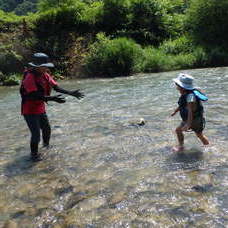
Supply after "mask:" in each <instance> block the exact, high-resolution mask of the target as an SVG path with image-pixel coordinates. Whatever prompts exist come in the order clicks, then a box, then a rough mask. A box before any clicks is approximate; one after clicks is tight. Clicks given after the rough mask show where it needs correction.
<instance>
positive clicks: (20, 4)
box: [0, 0, 38, 15]
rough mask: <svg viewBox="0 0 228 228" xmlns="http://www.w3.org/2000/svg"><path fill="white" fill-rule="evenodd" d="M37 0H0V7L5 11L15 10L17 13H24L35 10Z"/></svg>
mask: <svg viewBox="0 0 228 228" xmlns="http://www.w3.org/2000/svg"><path fill="white" fill-rule="evenodd" d="M37 2H38V0H0V9H2V10H4V11H5V12H13V11H14V12H15V13H16V14H17V15H26V14H27V13H29V12H35V11H36V4H37Z"/></svg>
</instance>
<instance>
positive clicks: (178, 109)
mask: <svg viewBox="0 0 228 228" xmlns="http://www.w3.org/2000/svg"><path fill="white" fill-rule="evenodd" d="M179 111H180V107H179V106H178V107H177V108H176V109H175V111H174V112H173V113H172V114H171V116H174V115H175V114H176V113H177V112H179Z"/></svg>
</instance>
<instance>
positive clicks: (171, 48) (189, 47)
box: [159, 36, 195, 55]
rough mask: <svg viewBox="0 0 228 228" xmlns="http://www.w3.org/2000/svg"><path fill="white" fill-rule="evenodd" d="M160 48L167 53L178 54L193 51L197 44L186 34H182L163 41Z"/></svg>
mask: <svg viewBox="0 0 228 228" xmlns="http://www.w3.org/2000/svg"><path fill="white" fill-rule="evenodd" d="M159 48H160V50H161V51H162V52H164V53H165V54H171V55H178V54H181V53H182V54H186V53H192V52H193V51H194V48H195V46H194V44H193V42H192V41H191V40H190V39H188V38H186V36H182V37H180V38H178V39H176V40H167V41H165V42H163V43H162V44H161V46H160V47H159Z"/></svg>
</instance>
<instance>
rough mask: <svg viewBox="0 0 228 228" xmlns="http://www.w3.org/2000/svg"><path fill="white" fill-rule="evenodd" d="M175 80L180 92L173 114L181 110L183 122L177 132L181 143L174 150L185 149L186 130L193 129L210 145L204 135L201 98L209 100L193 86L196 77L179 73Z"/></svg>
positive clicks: (202, 140)
mask: <svg viewBox="0 0 228 228" xmlns="http://www.w3.org/2000/svg"><path fill="white" fill-rule="evenodd" d="M173 81H174V82H175V84H176V88H177V90H178V91H179V92H180V95H181V96H180V98H179V101H178V105H179V106H178V108H177V109H176V110H175V111H174V112H173V113H172V114H171V116H174V115H175V114H176V113H177V112H180V116H181V118H182V122H181V124H180V125H179V126H178V127H177V128H176V134H177V139H178V143H179V145H178V146H176V147H174V148H173V150H174V151H176V152H181V151H183V150H184V134H183V132H184V131H188V130H190V129H191V130H193V131H194V132H195V134H196V136H197V137H198V138H199V139H200V141H201V142H202V143H203V144H204V145H208V144H209V141H208V139H207V138H206V137H205V136H204V135H203V129H204V127H205V119H204V117H203V112H204V110H203V106H202V102H201V100H207V97H206V96H205V95H204V94H202V93H200V92H199V91H198V90H196V89H195V88H194V86H193V81H194V78H193V77H192V76H190V75H187V74H179V76H178V77H177V78H175V79H173Z"/></svg>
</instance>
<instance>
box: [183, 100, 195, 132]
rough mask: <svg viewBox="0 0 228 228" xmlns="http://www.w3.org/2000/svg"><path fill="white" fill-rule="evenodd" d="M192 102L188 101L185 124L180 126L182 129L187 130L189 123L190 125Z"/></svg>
mask: <svg viewBox="0 0 228 228" xmlns="http://www.w3.org/2000/svg"><path fill="white" fill-rule="evenodd" d="M193 104H194V103H193V102H190V103H188V105H187V109H188V119H187V122H186V124H185V125H184V126H183V127H182V131H187V130H188V129H189V128H190V127H191V125H192V119H193V111H192V110H193Z"/></svg>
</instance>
